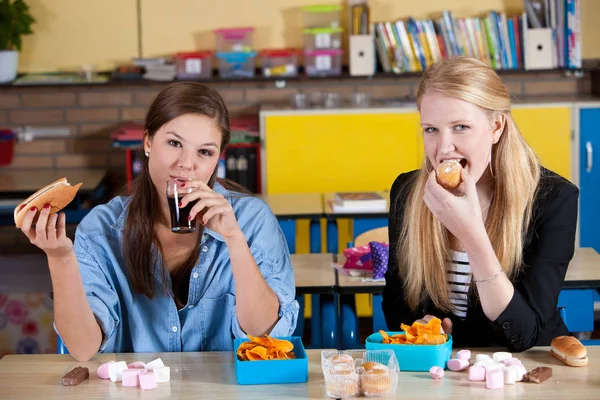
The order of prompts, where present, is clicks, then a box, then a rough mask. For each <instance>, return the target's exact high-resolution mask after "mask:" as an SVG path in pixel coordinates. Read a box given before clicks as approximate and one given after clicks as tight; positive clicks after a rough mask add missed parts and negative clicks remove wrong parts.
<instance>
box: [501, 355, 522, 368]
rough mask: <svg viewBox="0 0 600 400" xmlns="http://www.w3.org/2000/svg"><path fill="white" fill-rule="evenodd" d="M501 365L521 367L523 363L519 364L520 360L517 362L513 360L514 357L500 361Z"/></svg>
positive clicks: (515, 359) (516, 359)
mask: <svg viewBox="0 0 600 400" xmlns="http://www.w3.org/2000/svg"><path fill="white" fill-rule="evenodd" d="M502 363H503V364H504V365H506V366H507V367H511V366H513V365H521V366H523V363H521V360H519V359H518V358H514V357H513V358H507V359H505V360H502Z"/></svg>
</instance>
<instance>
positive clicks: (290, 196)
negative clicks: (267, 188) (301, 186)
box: [260, 193, 323, 218]
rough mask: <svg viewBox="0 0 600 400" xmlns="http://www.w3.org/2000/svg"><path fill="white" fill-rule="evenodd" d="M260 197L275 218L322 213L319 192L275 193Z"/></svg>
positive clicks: (310, 215)
mask: <svg viewBox="0 0 600 400" xmlns="http://www.w3.org/2000/svg"><path fill="white" fill-rule="evenodd" d="M260 197H261V198H262V199H263V200H264V201H265V202H266V203H267V204H268V205H269V207H270V208H271V210H272V211H273V214H275V216H276V217H277V218H312V217H320V216H322V215H323V200H322V197H323V195H322V194H321V193H276V194H265V195H262V196H260Z"/></svg>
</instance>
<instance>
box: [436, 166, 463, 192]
mask: <svg viewBox="0 0 600 400" xmlns="http://www.w3.org/2000/svg"><path fill="white" fill-rule="evenodd" d="M461 171H462V165H460V162H459V161H458V160H446V161H444V162H442V163H440V165H438V167H437V169H436V171H435V176H436V178H437V182H438V183H439V184H440V186H442V187H444V188H446V189H456V188H457V187H458V185H460V183H461V182H462V176H461V174H460V173H461Z"/></svg>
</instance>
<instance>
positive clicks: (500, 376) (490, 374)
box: [485, 369, 504, 389]
mask: <svg viewBox="0 0 600 400" xmlns="http://www.w3.org/2000/svg"><path fill="white" fill-rule="evenodd" d="M485 386H486V387H487V388H488V389H502V388H503V387H504V371H503V370H501V369H494V370H491V371H487V372H486V374H485Z"/></svg>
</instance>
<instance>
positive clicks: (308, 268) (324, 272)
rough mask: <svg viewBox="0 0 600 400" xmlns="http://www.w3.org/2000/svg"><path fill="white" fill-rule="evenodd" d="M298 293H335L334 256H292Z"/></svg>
mask: <svg viewBox="0 0 600 400" xmlns="http://www.w3.org/2000/svg"><path fill="white" fill-rule="evenodd" d="M291 259H292V268H293V269H294V278H295V280H296V293H297V294H304V293H333V290H334V288H335V286H336V281H335V270H334V269H333V268H332V267H331V263H332V262H333V255H332V254H292V255H291Z"/></svg>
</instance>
